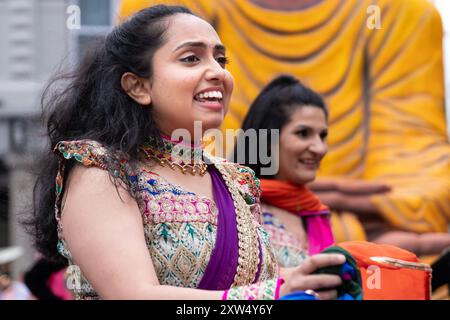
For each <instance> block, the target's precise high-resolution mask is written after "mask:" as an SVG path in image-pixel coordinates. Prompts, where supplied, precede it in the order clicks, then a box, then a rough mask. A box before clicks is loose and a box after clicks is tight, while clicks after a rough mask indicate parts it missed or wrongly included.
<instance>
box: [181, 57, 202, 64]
mask: <svg viewBox="0 0 450 320" xmlns="http://www.w3.org/2000/svg"><path fill="white" fill-rule="evenodd" d="M180 61H182V62H187V63H193V62H197V61H200V59H199V58H198V57H197V56H195V55H190V56H188V57H185V58H182V59H180Z"/></svg>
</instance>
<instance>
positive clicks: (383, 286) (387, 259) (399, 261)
mask: <svg viewBox="0 0 450 320" xmlns="http://www.w3.org/2000/svg"><path fill="white" fill-rule="evenodd" d="M338 245H339V246H340V247H342V248H343V249H345V250H347V251H348V252H350V253H351V254H352V255H353V257H354V258H355V260H356V262H357V263H358V266H359V269H360V271H361V278H362V282H363V283H362V285H363V294H364V300H429V299H430V293H431V267H430V266H429V265H428V264H424V263H420V262H419V259H418V258H417V256H416V255H415V254H414V253H412V252H409V251H407V250H404V249H400V248H398V247H394V246H390V245H382V244H375V243H370V242H365V241H350V242H342V243H339V244H338Z"/></svg>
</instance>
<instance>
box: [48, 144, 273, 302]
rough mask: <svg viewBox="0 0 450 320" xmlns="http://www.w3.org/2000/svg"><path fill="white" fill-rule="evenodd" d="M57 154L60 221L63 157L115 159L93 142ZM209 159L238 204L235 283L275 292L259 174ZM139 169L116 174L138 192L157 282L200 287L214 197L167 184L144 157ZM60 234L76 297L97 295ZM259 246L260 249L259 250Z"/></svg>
mask: <svg viewBox="0 0 450 320" xmlns="http://www.w3.org/2000/svg"><path fill="white" fill-rule="evenodd" d="M55 152H56V153H59V154H60V155H61V156H62V162H61V166H60V172H59V173H58V176H57V205H56V216H57V219H58V221H59V215H60V213H59V207H60V201H61V196H62V193H63V190H62V186H63V178H64V176H63V169H64V161H65V160H67V159H75V160H76V161H78V162H79V163H81V164H83V165H85V166H88V167H90V166H97V167H100V168H102V169H105V170H108V164H109V163H111V159H110V153H109V152H108V151H107V149H106V148H104V147H103V146H102V145H100V144H99V143H97V142H95V141H90V140H82V141H70V142H60V143H58V144H57V146H56V148H55ZM208 157H209V159H210V161H211V162H212V163H213V164H214V166H215V167H216V168H217V169H218V171H219V172H220V173H221V174H222V176H223V178H224V180H225V182H226V183H227V186H228V189H229V191H230V193H231V194H232V196H233V201H234V203H235V207H236V218H237V222H238V233H239V265H238V270H237V272H236V277H235V281H234V283H233V286H235V287H238V286H246V285H251V284H253V283H260V282H261V283H262V282H267V281H269V282H267V283H265V284H264V286H265V287H267V288H269V287H271V288H272V287H273V288H274V289H273V290H275V285H274V283H276V281H277V274H278V269H277V264H276V259H275V256H274V253H273V248H272V247H271V244H270V241H269V235H268V233H267V232H266V231H265V230H264V228H263V227H262V226H261V216H260V209H259V208H260V207H259V194H260V189H259V185H258V180H257V178H255V176H254V173H253V172H252V171H251V170H250V169H248V168H246V167H243V166H240V165H237V164H234V163H231V162H227V161H226V160H225V159H220V158H215V157H212V156H210V155H208ZM120 163H122V164H124V163H126V160H125V159H123V160H120ZM136 167H137V170H136V172H133V173H128V174H127V173H124V172H125V170H120V172H116V175H117V176H119V177H121V178H122V179H129V182H131V184H132V186H133V188H134V190H135V191H136V195H137V197H136V199H137V202H138V207H139V210H140V212H141V214H142V222H143V226H144V233H145V240H146V244H147V247H148V250H149V252H150V256H151V259H152V261H153V265H154V268H155V271H156V274H157V277H158V280H159V283H160V284H161V285H171V286H178V287H187V288H197V287H198V285H199V283H200V280H201V279H202V276H203V274H204V272H205V269H206V267H207V265H208V262H209V260H210V257H211V254H212V251H213V249H214V246H215V241H216V231H217V218H218V214H219V212H218V209H217V207H216V204H215V202H214V200H213V199H209V198H208V197H205V196H199V195H196V194H195V193H193V192H189V191H187V190H185V189H183V188H182V187H180V186H178V185H175V184H173V183H170V182H168V181H167V180H165V179H164V178H163V177H161V176H159V175H157V174H156V173H154V172H152V171H151V167H149V165H148V163H146V161H145V159H143V160H142V161H141V162H139V163H138V165H137V166H136ZM122 171H123V172H122ZM251 232H253V234H251ZM248 235H249V236H248ZM59 238H60V241H59V244H58V251H59V252H60V254H62V255H63V256H65V257H66V258H67V259H68V260H69V268H68V273H69V274H68V277H69V279H72V280H73V281H74V282H76V283H73V284H72V285H71V289H72V291H73V293H74V295H75V297H76V298H77V299H91V298H92V299H96V298H99V297H98V295H97V294H96V292H95V290H94V289H93V288H92V286H91V285H90V284H89V282H88V281H87V280H86V278H85V277H84V276H83V274H82V271H81V270H80V269H79V268H78V267H77V266H76V265H74V264H73V262H72V258H71V255H70V252H69V251H68V250H67V246H66V245H65V242H64V237H63V230H62V229H61V224H60V223H59ZM255 248H260V250H257V249H256V251H255ZM255 259H256V260H255ZM255 264H256V267H255ZM258 266H260V268H259V272H258V274H256V270H255V268H257V267H258ZM74 279H75V280H74ZM271 294H272V295H271ZM271 294H268V293H265V296H264V297H265V298H267V297H269V296H271V297H272V299H273V298H274V295H275V292H272V293H271ZM241 298H242V297H241Z"/></svg>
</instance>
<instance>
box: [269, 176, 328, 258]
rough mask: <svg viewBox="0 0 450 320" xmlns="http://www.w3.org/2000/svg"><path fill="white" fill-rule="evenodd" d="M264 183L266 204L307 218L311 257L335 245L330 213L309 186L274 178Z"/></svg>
mask: <svg viewBox="0 0 450 320" xmlns="http://www.w3.org/2000/svg"><path fill="white" fill-rule="evenodd" d="M260 182H261V190H262V196H261V200H262V201H263V202H265V203H267V204H270V205H272V206H275V207H278V208H280V209H283V210H286V211H289V212H291V213H292V214H295V215H297V216H299V217H305V218H306V229H307V232H308V242H309V243H308V247H309V253H310V254H316V253H319V252H320V251H322V250H323V249H325V248H326V247H328V246H330V245H332V244H333V243H334V237H333V233H332V231H331V225H330V210H329V209H328V207H327V206H325V205H323V204H322V203H321V202H320V199H319V198H318V197H317V196H316V195H315V194H314V193H313V192H312V191H311V190H309V189H308V188H307V187H306V186H305V185H301V186H296V185H294V184H292V183H289V182H284V181H279V180H271V179H261V180H260Z"/></svg>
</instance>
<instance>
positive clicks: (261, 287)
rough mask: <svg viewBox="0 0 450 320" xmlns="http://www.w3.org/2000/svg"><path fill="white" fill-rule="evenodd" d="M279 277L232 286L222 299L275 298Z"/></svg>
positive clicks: (277, 292) (277, 293)
mask: <svg viewBox="0 0 450 320" xmlns="http://www.w3.org/2000/svg"><path fill="white" fill-rule="evenodd" d="M280 285H281V283H280V279H270V280H266V281H262V282H258V283H255V284H253V285H250V286H240V287H232V288H230V289H229V290H227V291H226V292H225V294H224V297H223V298H224V300H276V299H277V298H278V296H279V290H280Z"/></svg>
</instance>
